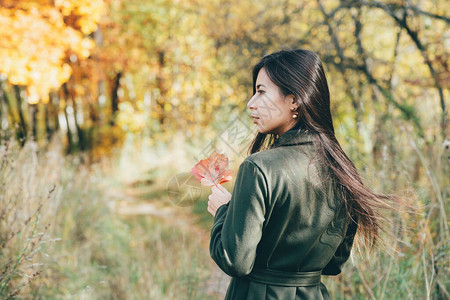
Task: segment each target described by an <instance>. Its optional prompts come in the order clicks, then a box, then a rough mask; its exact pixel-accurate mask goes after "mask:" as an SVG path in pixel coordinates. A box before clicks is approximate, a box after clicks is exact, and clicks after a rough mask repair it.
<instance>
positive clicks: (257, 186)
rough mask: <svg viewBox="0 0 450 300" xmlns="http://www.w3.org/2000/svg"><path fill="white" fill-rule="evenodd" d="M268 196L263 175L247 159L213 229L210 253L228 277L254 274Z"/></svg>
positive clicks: (215, 220) (220, 208) (218, 211)
mask: <svg viewBox="0 0 450 300" xmlns="http://www.w3.org/2000/svg"><path fill="white" fill-rule="evenodd" d="M267 197H268V188H267V181H266V179H265V177H264V174H263V173H262V172H261V170H260V169H259V167H258V166H257V165H255V164H254V163H253V162H252V161H249V160H244V162H243V163H242V164H241V165H240V167H239V171H238V174H237V176H236V181H235V185H234V188H233V193H232V195H231V200H230V202H228V203H227V204H225V205H222V206H220V207H219V208H218V209H217V211H216V215H215V217H214V224H213V227H212V229H211V241H210V245H209V251H210V254H211V257H212V259H213V260H214V261H215V262H216V264H217V265H218V266H219V267H220V268H221V269H222V270H223V271H224V272H225V273H226V274H228V275H230V276H233V277H239V276H245V275H247V274H249V273H250V272H251V270H252V268H253V265H254V262H255V257H256V248H257V246H258V243H259V241H260V239H261V235H262V227H263V223H264V220H265V218H264V216H265V212H266V208H265V199H267Z"/></svg>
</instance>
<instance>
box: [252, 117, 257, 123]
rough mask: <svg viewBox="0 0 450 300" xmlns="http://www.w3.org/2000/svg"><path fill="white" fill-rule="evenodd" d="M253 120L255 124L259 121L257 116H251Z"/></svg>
mask: <svg viewBox="0 0 450 300" xmlns="http://www.w3.org/2000/svg"><path fill="white" fill-rule="evenodd" d="M251 117H252V118H253V123H256V121H257V120H259V118H258V117H257V116H251Z"/></svg>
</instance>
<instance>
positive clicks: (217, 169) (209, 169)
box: [191, 151, 233, 186]
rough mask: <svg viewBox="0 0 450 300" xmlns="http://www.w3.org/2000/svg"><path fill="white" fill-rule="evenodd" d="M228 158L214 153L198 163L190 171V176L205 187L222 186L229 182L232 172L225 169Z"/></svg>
mask: <svg viewBox="0 0 450 300" xmlns="http://www.w3.org/2000/svg"><path fill="white" fill-rule="evenodd" d="M227 166H228V157H226V156H225V155H224V154H218V153H217V152H216V151H214V153H213V154H212V155H211V156H210V157H209V158H206V159H202V160H201V161H199V162H198V163H197V164H196V165H195V166H194V167H193V168H192V170H191V174H193V175H195V177H196V179H197V180H198V181H200V182H201V183H202V185H205V186H213V185H216V186H217V184H222V183H225V182H227V181H230V180H231V178H232V177H231V176H230V175H231V173H233V171H232V170H229V169H227Z"/></svg>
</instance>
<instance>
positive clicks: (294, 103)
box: [287, 94, 298, 110]
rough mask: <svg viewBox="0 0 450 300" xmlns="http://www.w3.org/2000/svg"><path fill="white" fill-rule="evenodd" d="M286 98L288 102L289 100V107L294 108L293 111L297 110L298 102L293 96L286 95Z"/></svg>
mask: <svg viewBox="0 0 450 300" xmlns="http://www.w3.org/2000/svg"><path fill="white" fill-rule="evenodd" d="M287 97H288V100H289V103H290V105H291V107H294V108H295V109H294V110H297V108H298V101H297V99H296V98H295V96H294V95H292V94H289V95H287Z"/></svg>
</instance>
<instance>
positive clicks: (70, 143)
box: [63, 83, 74, 153]
mask: <svg viewBox="0 0 450 300" xmlns="http://www.w3.org/2000/svg"><path fill="white" fill-rule="evenodd" d="M63 91H64V100H65V101H64V107H63V110H64V118H65V119H66V120H65V121H66V127H67V142H68V146H67V153H72V152H73V148H74V143H73V137H72V132H71V130H70V124H69V115H68V114H67V102H68V99H69V89H68V88H67V84H66V83H64V84H63Z"/></svg>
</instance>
